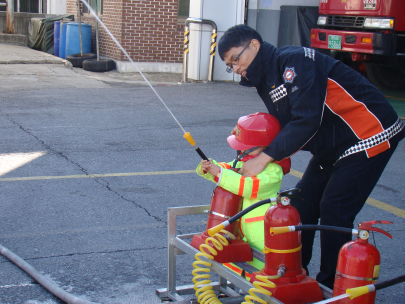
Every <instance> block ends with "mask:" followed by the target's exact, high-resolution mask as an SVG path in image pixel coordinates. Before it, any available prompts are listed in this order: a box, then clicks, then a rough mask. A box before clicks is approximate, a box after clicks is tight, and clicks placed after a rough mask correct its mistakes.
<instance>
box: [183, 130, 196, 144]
mask: <svg viewBox="0 0 405 304" xmlns="http://www.w3.org/2000/svg"><path fill="white" fill-rule="evenodd" d="M183 137H184V138H185V139H186V140H187V141H188V142H189V144H190V145H192V146H195V141H194V139H193V137H192V136H191V134H190V132H187V133H185V134H184V135H183Z"/></svg>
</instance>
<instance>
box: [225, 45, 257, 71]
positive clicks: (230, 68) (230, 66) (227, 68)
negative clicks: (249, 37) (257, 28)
mask: <svg viewBox="0 0 405 304" xmlns="http://www.w3.org/2000/svg"><path fill="white" fill-rule="evenodd" d="M250 42H252V41H250ZM250 42H249V43H248V44H247V45H246V46H245V47H244V48H243V50H242V52H240V53H239V55H238V56H236V57H235V58H234V59H233V60H232V62H231V63H230V64H229V65H227V66H226V71H227V72H228V73H232V72H233V66H234V65H237V64H238V63H239V58H240V56H241V55H242V53H243V52H244V51H245V50H246V49H247V48H248V46H249V45H250Z"/></svg>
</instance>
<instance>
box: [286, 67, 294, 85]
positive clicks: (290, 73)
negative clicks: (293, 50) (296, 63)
mask: <svg viewBox="0 0 405 304" xmlns="http://www.w3.org/2000/svg"><path fill="white" fill-rule="evenodd" d="M296 76H297V73H295V71H294V68H293V67H292V68H288V67H286V68H285V70H284V74H283V78H284V82H289V83H293V81H294V78H295V77H296Z"/></svg>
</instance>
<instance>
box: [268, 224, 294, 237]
mask: <svg viewBox="0 0 405 304" xmlns="http://www.w3.org/2000/svg"><path fill="white" fill-rule="evenodd" d="M291 228H293V229H291ZM294 228H295V227H294V226H285V227H271V228H270V235H272V236H273V235H277V234H282V233H287V232H291V231H295V229H294Z"/></svg>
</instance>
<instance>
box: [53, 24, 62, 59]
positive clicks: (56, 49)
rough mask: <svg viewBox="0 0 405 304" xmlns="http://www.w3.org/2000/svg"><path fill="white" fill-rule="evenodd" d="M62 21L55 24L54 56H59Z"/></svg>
mask: <svg viewBox="0 0 405 304" xmlns="http://www.w3.org/2000/svg"><path fill="white" fill-rule="evenodd" d="M59 37H60V21H55V22H54V23H53V54H54V55H55V56H59V40H60V39H59Z"/></svg>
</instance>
